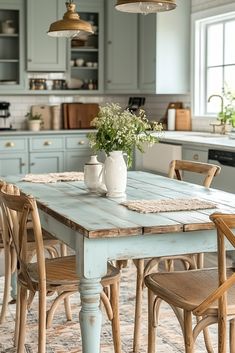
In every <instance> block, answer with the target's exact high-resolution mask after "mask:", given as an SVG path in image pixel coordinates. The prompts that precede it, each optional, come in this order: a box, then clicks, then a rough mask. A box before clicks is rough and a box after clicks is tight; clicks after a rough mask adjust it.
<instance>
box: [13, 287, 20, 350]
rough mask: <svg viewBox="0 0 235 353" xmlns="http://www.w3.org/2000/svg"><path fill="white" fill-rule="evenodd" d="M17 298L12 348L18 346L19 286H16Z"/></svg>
mask: <svg viewBox="0 0 235 353" xmlns="http://www.w3.org/2000/svg"><path fill="white" fill-rule="evenodd" d="M17 293H18V295H17V297H16V316H15V333H14V346H15V347H17V346H18V340H19V330H20V285H19V284H17Z"/></svg>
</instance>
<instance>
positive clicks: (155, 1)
mask: <svg viewBox="0 0 235 353" xmlns="http://www.w3.org/2000/svg"><path fill="white" fill-rule="evenodd" d="M115 8H116V9H117V10H119V11H122V12H132V13H142V14H148V13H153V12H161V11H169V10H173V9H175V8H176V0H142V1H138V0H117V4H116V5H115Z"/></svg>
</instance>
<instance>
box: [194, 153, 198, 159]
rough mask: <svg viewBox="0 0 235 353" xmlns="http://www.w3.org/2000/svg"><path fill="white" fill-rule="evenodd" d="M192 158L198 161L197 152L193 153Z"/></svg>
mask: <svg viewBox="0 0 235 353" xmlns="http://www.w3.org/2000/svg"><path fill="white" fill-rule="evenodd" d="M193 160H194V161H198V160H199V155H198V154H197V153H195V154H194V155H193Z"/></svg>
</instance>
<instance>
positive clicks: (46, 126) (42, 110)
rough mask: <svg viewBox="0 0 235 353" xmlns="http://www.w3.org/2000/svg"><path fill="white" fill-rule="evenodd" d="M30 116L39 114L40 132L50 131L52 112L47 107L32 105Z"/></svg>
mask: <svg viewBox="0 0 235 353" xmlns="http://www.w3.org/2000/svg"><path fill="white" fill-rule="evenodd" d="M31 112H32V114H41V119H42V122H43V124H42V127H41V129H42V130H51V128H52V110H51V107H50V106H49V105H32V107H31Z"/></svg>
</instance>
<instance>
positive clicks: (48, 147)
mask: <svg viewBox="0 0 235 353" xmlns="http://www.w3.org/2000/svg"><path fill="white" fill-rule="evenodd" d="M63 148H64V140H63V138H61V137H50V136H44V137H36V138H32V139H30V151H53V150H56V151H58V150H63Z"/></svg>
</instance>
